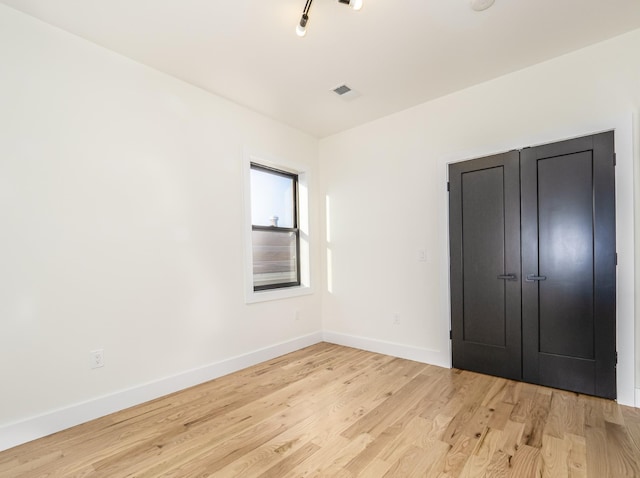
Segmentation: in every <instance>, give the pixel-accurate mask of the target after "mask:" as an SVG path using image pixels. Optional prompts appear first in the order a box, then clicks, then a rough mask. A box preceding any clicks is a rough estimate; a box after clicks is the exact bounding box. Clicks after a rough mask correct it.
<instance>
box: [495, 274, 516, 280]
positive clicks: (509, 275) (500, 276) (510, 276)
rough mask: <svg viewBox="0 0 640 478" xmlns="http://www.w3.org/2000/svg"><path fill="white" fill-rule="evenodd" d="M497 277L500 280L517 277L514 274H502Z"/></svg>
mask: <svg viewBox="0 0 640 478" xmlns="http://www.w3.org/2000/svg"><path fill="white" fill-rule="evenodd" d="M498 279H502V280H516V279H517V277H516V275H515V274H503V275H499V276H498Z"/></svg>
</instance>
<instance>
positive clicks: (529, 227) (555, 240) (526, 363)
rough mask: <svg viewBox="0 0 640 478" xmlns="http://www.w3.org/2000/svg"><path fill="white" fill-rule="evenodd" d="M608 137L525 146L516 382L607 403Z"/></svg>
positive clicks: (611, 366) (611, 235) (611, 267)
mask: <svg viewBox="0 0 640 478" xmlns="http://www.w3.org/2000/svg"><path fill="white" fill-rule="evenodd" d="M613 151H614V149H613V132H609V133H603V134H598V135H593V136H588V137H584V138H578V139H575V140H570V141H563V142H560V143H554V144H549V145H543V146H538V147H534V148H528V149H524V150H523V151H522V154H521V176H522V178H521V187H522V271H521V274H522V327H523V338H522V344H523V345H522V346H523V349H522V351H523V379H524V380H525V381H528V382H533V383H538V384H541V385H547V386H551V387H557V388H562V389H566V390H573V391H576V392H581V393H587V394H592V395H598V396H602V397H608V398H615V396H616V374H615V323H616V322H615V314H616V301H615V294H616V292H615V289H616V265H615V261H616V258H615V202H614V200H615V199H614V198H615V192H614V191H615V184H614V157H613Z"/></svg>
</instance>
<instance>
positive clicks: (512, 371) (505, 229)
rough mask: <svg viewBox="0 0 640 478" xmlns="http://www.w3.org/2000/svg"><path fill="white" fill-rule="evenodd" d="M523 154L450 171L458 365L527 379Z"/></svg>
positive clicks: (454, 336) (453, 307)
mask: <svg viewBox="0 0 640 478" xmlns="http://www.w3.org/2000/svg"><path fill="white" fill-rule="evenodd" d="M518 161H519V154H518V152H517V151H511V152H508V153H504V154H499V155H495V156H490V157H486V158H480V159H476V160H473V161H464V162H461V163H456V164H451V165H450V166H449V187H450V193H449V194H450V195H449V235H450V248H451V250H450V267H451V270H450V274H451V321H452V340H453V366H454V367H457V368H463V369H466V370H473V371H476V372H482V373H487V374H491V375H498V376H501V377H508V378H514V379H520V378H521V320H520V280H519V279H520V277H519V274H520V175H519V165H518Z"/></svg>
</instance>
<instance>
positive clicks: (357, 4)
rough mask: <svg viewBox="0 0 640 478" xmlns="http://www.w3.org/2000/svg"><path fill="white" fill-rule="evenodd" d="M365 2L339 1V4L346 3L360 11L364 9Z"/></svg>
mask: <svg viewBox="0 0 640 478" xmlns="http://www.w3.org/2000/svg"><path fill="white" fill-rule="evenodd" d="M362 2H363V0H338V3H344V4H345V5H349V6H350V7H351V8H353V9H354V10H360V9H361V8H362Z"/></svg>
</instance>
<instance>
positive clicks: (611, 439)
mask: <svg viewBox="0 0 640 478" xmlns="http://www.w3.org/2000/svg"><path fill="white" fill-rule="evenodd" d="M605 432H606V437H607V458H608V461H609V467H610V473H611V474H612V476H615V477H620V478H626V477H636V478H637V477H639V476H640V465H639V463H638V461H639V460H638V455H637V451H636V448H635V445H634V444H633V443H632V441H631V438H630V437H629V435H628V434H627V430H626V429H625V427H624V426H622V425H619V424H618V423H611V422H605Z"/></svg>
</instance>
